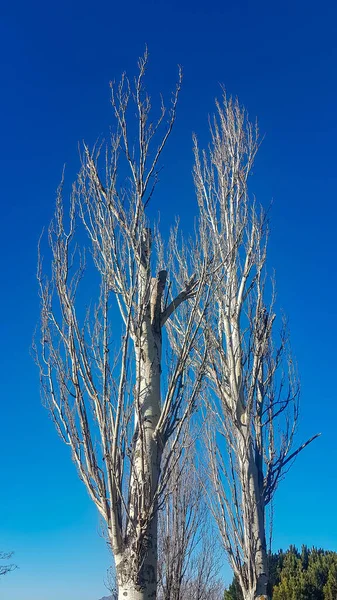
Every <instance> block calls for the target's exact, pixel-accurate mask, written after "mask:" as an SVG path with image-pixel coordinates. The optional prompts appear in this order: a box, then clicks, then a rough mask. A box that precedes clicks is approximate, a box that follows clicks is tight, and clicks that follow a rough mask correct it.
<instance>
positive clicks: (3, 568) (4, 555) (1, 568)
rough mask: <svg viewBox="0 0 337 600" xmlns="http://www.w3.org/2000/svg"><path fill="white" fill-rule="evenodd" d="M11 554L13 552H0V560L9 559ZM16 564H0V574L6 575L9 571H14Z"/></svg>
mask: <svg viewBox="0 0 337 600" xmlns="http://www.w3.org/2000/svg"><path fill="white" fill-rule="evenodd" d="M12 556H13V552H0V560H5V561H7V560H9V559H10V558H12ZM16 568H17V567H16V565H13V564H9V565H0V576H1V575H7V573H10V572H11V571H14V569H16Z"/></svg>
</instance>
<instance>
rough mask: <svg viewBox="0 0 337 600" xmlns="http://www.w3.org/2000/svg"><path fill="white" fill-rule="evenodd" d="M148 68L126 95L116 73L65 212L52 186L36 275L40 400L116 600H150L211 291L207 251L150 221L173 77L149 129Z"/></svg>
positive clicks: (196, 383)
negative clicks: (93, 523)
mask: <svg viewBox="0 0 337 600" xmlns="http://www.w3.org/2000/svg"><path fill="white" fill-rule="evenodd" d="M147 62H148V55H147V52H146V53H145V55H144V57H143V58H141V59H140V60H139V74H138V76H137V77H136V78H135V80H134V82H133V83H130V82H129V80H128V78H127V77H126V76H125V75H123V76H122V79H121V81H120V83H119V85H115V84H111V92H112V95H111V102H112V108H113V114H114V119H115V124H116V127H115V131H114V134H113V135H112V136H111V139H110V141H109V143H108V144H106V145H104V146H103V145H102V144H101V145H96V146H95V147H94V149H93V150H90V149H89V148H88V146H86V145H84V151H83V157H82V166H81V170H80V173H79V175H78V178H77V181H76V182H75V184H74V186H73V189H72V193H71V197H70V209H69V214H66V212H65V209H64V203H63V198H62V196H63V193H62V192H63V187H64V186H63V183H62V185H61V186H60V189H59V191H58V195H57V201H56V210H55V215H54V218H53V220H52V222H51V224H50V227H49V230H48V237H49V245H50V249H51V255H52V260H51V265H52V266H51V276H50V277H47V276H46V275H44V274H43V270H42V261H41V259H40V260H39V267H38V280H39V284H40V295H41V303H42V310H41V348H42V349H41V351H39V352H38V355H39V358H38V360H39V365H40V374H41V384H42V391H43V396H44V399H45V402H46V403H47V406H48V407H49V409H50V413H51V415H52V417H53V420H54V423H55V426H56V428H57V431H58V433H59V434H60V436H61V438H62V440H63V441H64V442H65V443H66V444H67V445H68V446H69V447H70V449H71V452H72V457H73V460H74V462H75V464H76V467H77V469H78V472H79V476H80V478H81V479H82V480H83V482H84V484H85V486H86V488H87V490H88V493H89V495H90V497H91V499H92V500H93V502H94V503H95V505H96V507H97V508H98V511H99V513H100V515H101V516H102V517H103V519H104V521H105V522H106V524H107V532H108V537H109V540H110V544H111V548H112V551H113V554H114V559H115V564H116V573H117V580H118V587H119V598H123V600H124V599H125V598H130V599H134V600H135V599H137V600H140V599H145V598H146V599H147V598H152V599H153V598H155V597H156V587H157V508H158V502H159V501H161V499H162V497H163V494H164V493H165V490H166V486H167V484H168V481H169V477H170V464H171V453H172V452H176V451H177V448H178V447H179V443H180V442H179V440H180V434H181V431H182V429H183V427H184V424H185V422H186V421H187V419H188V418H189V415H190V414H191V411H192V410H193V408H194V405H195V400H196V397H197V395H198V391H199V388H200V384H201V380H202V374H203V370H204V364H205V357H206V346H205V345H203V349H202V351H201V353H202V354H203V357H202V358H201V361H200V360H199V361H198V367H196V360H195V358H196V347H197V346H199V345H200V340H199V339H198V336H200V333H199V332H200V324H201V322H202V320H203V318H204V313H205V309H206V306H207V297H205V294H207V293H208V292H207V291H206V290H207V288H206V287H205V282H206V277H207V271H208V267H207V256H206V254H205V252H204V248H202V247H201V246H200V245H199V244H195V245H194V246H193V247H192V245H190V246H189V245H188V244H184V243H182V242H180V236H179V233H178V227H175V228H174V229H173V231H172V233H171V236H170V241H169V244H168V248H166V249H165V245H164V244H163V243H162V241H161V239H160V236H159V233H158V231H157V229H156V228H154V227H153V226H151V223H150V220H149V217H148V216H147V207H148V204H149V201H150V199H151V198H152V196H153V192H154V189H155V187H156V183H157V180H158V172H159V159H160V157H161V154H162V151H163V149H164V146H165V144H166V142H167V140H168V137H169V135H170V133H171V130H172V127H173V124H174V121H175V116H176V106H177V101H178V95H179V91H180V86H181V73H180V74H179V81H178V84H177V88H176V90H175V92H174V94H173V96H172V103H171V107H170V109H169V110H166V109H165V106H164V104H163V103H162V104H161V106H160V109H159V116H158V118H157V120H155V119H154V120H153V118H152V117H151V114H153V113H152V110H151V102H150V98H149V96H148V95H147V93H146V92H145V90H144V76H145V71H146V68H147ZM135 115H136V116H135ZM101 155H103V160H102V157H101ZM102 163H103V164H102ZM77 223H79V226H82V231H83V230H84V231H85V232H86V233H87V236H88V238H89V241H90V245H91V252H90V262H88V266H89V265H91V266H93V267H94V272H93V271H91V270H90V269H89V268H88V269H86V254H85V252H84V251H82V250H81V249H80V248H81V239H82V238H81V230H79V231H77ZM76 240H77V241H76ZM164 261H165V264H164ZM164 267H165V269H164ZM153 271H154V273H155V275H154V276H153V275H152V273H153ZM83 278H84V283H86V285H83V281H82V280H83ZM83 290H84V291H83ZM94 290H97V294H96V301H95V302H96V303H95V304H93V303H92V304H91V298H92V296H93V293H92V292H94ZM166 290H167V291H166ZM81 294H82V296H81ZM85 302H87V309H86V310H85V309H84V305H85ZM164 330H168V331H169V339H168V338H167V336H164V337H163V331H164ZM163 343H164V345H165V346H164V347H165V353H164V356H167V357H168V361H167V363H166V364H165V361H164V364H163V358H162V356H163V352H162V345H163ZM198 357H199V358H200V351H199V350H198ZM168 440H170V452H167V453H165V456H164V458H163V451H164V449H165V447H166V445H167V442H168Z"/></svg>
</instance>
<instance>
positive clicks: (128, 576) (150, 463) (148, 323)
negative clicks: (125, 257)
mask: <svg viewBox="0 0 337 600" xmlns="http://www.w3.org/2000/svg"><path fill="white" fill-rule="evenodd" d="M141 276H142V277H143V282H142V286H144V287H143V290H147V289H148V291H149V297H148V301H147V303H146V309H145V312H144V315H143V318H142V324H141V334H140V338H139V345H138V346H137V347H136V364H137V382H136V392H135V393H136V394H137V396H138V401H137V402H138V408H136V415H135V416H136V428H135V452H134V463H133V474H132V477H131V484H130V499H129V507H128V509H129V524H128V528H127V536H126V539H125V540H124V548H123V552H121V553H120V556H119V558H118V559H116V570H117V579H118V590H119V591H118V598H119V600H150V599H151V600H155V598H156V596H157V560H158V549H157V544H158V540H157V536H158V515H157V500H156V497H155V494H156V491H157V487H158V480H159V474H160V463H161V456H162V447H161V441H160V439H158V438H157V437H156V436H155V435H154V434H155V431H156V427H157V424H158V420H159V417H160V411H161V392H160V379H161V351H162V337H161V322H160V316H161V315H160V313H161V297H162V292H163V290H164V287H165V282H166V271H161V272H160V273H159V274H158V277H157V278H153V279H152V280H150V281H151V284H149V268H147V269H145V268H144V269H143V270H141ZM143 297H146V293H145V292H143Z"/></svg>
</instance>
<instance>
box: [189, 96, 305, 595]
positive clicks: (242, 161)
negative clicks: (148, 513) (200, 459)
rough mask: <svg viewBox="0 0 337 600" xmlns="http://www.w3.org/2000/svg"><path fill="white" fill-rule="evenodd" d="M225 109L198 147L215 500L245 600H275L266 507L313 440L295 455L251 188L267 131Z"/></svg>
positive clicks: (291, 380)
mask: <svg viewBox="0 0 337 600" xmlns="http://www.w3.org/2000/svg"><path fill="white" fill-rule="evenodd" d="M216 107H217V115H216V116H214V118H213V120H211V121H210V133H211V144H210V146H209V148H208V151H204V152H200V150H199V148H198V144H197V141H195V169H194V177H195V185H196V190H197V195H198V202H199V207H200V219H201V224H202V233H203V236H205V237H206V238H207V239H208V240H209V241H210V243H211V244H212V254H213V269H214V273H215V281H214V286H213V296H212V298H213V301H212V303H211V307H210V309H209V313H208V316H209V330H208V337H209V339H211V343H212V350H211V351H210V353H209V362H208V379H209V394H208V402H207V410H208V418H209V426H208V430H207V448H208V456H209V474H210V478H211V481H212V484H213V494H210V496H209V499H210V504H211V507H212V511H213V514H214V516H215V518H216V521H217V523H218V526H219V530H220V532H221V536H222V541H223V546H224V548H225V550H226V553H227V555H228V558H229V562H230V564H231V566H232V568H233V571H234V573H235V575H236V576H237V578H238V580H239V582H240V585H241V588H242V592H243V596H244V598H245V600H253V599H256V598H261V599H262V598H267V595H268V592H267V584H268V564H267V553H266V523H265V509H266V506H267V505H268V503H269V502H270V501H271V499H272V497H273V495H274V493H275V490H276V488H277V485H278V483H279V481H280V479H282V477H283V475H284V474H285V472H286V471H287V469H288V468H289V466H290V464H291V462H292V461H293V459H294V458H295V457H296V455H297V454H298V453H299V452H300V451H301V450H302V449H303V448H304V447H305V446H306V445H308V444H309V443H310V442H311V441H312V439H314V438H312V439H311V440H309V441H307V442H306V443H305V444H303V445H302V446H301V447H299V448H297V449H296V450H292V447H293V442H294V435H295V431H296V425H297V421H298V394H299V386H298V381H297V378H296V376H295V369H294V365H293V362H292V359H291V355H290V352H289V344H288V335H287V327H286V324H285V323H283V324H282V325H281V327H280V329H281V335H280V340H279V343H278V344H277V345H275V343H274V341H273V338H274V339H275V336H274V334H273V331H274V329H275V327H274V324H275V310H274V308H275V291H274V284H273V282H272V281H270V280H269V279H268V278H267V277H266V268H265V267H266V252H267V238H268V224H267V218H266V214H265V213H264V211H263V210H262V208H260V207H258V206H257V204H256V202H255V200H254V199H252V198H251V197H250V196H249V194H248V187H247V186H248V178H249V175H250V173H251V170H252V167H253V163H254V159H255V155H256V153H257V150H258V146H259V135H258V128H257V126H256V125H255V126H254V125H252V124H251V123H250V122H249V120H248V117H247V114H246V112H245V110H244V109H243V108H241V106H240V105H239V102H238V101H234V100H232V99H228V98H227V97H226V94H225V93H224V95H223V99H222V102H221V103H219V102H217V104H216ZM268 297H269V299H270V300H269V304H267V298H268ZM211 415H213V416H212V418H211ZM314 437H316V436H314Z"/></svg>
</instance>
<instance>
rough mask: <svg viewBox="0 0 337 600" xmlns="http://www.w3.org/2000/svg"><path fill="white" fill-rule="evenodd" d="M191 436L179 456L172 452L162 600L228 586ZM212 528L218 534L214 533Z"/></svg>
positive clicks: (163, 529) (195, 599) (193, 599)
mask: <svg viewBox="0 0 337 600" xmlns="http://www.w3.org/2000/svg"><path fill="white" fill-rule="evenodd" d="M194 454H195V447H194V443H193V442H192V441H191V438H190V437H189V439H188V442H187V444H186V445H185V451H184V453H183V454H180V455H179V457H178V460H175V459H176V457H175V456H174V455H173V457H172V458H173V460H175V466H174V468H173V469H172V474H171V479H170V483H169V486H168V492H169V493H168V494H167V495H166V497H165V501H164V503H163V506H162V510H161V511H160V512H159V563H158V566H159V568H158V574H159V590H158V598H159V600H211V599H213V600H222V598H223V593H224V589H223V588H224V586H223V585H222V584H221V581H220V580H219V579H218V574H219V570H220V554H219V545H217V542H216V537H215V538H214V531H212V524H211V522H210V518H209V511H208V509H207V505H206V503H205V498H204V490H203V486H202V485H201V482H200V479H199V477H198V475H197V473H196V468H195V467H196V465H195V460H194ZM212 534H213V535H212Z"/></svg>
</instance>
